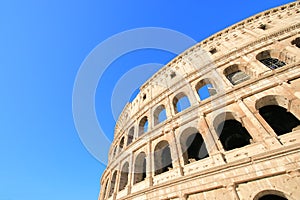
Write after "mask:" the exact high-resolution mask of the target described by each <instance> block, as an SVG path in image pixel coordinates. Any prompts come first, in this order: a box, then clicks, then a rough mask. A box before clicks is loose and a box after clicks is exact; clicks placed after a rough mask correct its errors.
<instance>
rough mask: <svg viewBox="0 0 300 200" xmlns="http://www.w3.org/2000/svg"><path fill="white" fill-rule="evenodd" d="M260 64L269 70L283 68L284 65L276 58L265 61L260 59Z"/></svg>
mask: <svg viewBox="0 0 300 200" xmlns="http://www.w3.org/2000/svg"><path fill="white" fill-rule="evenodd" d="M259 61H260V62H261V63H263V64H264V65H266V66H267V67H269V68H270V69H277V68H280V67H283V66H284V65H286V64H285V62H283V61H281V60H279V59H277V58H265V59H261V60H259Z"/></svg>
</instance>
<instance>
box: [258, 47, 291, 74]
mask: <svg viewBox="0 0 300 200" xmlns="http://www.w3.org/2000/svg"><path fill="white" fill-rule="evenodd" d="M277 54H278V53H276V52H275V51H271V50H266V51H263V52H260V53H259V54H257V56H256V59H257V60H259V61H260V62H261V63H262V64H264V65H265V66H267V67H268V68H270V69H272V70H273V69H277V68H280V67H283V66H284V65H286V63H285V62H284V61H282V60H280V59H279V55H277Z"/></svg>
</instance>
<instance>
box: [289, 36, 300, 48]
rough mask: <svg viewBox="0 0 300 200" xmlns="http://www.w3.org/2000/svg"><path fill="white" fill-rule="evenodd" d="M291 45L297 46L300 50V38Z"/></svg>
mask: <svg viewBox="0 0 300 200" xmlns="http://www.w3.org/2000/svg"><path fill="white" fill-rule="evenodd" d="M291 43H292V45H295V46H296V47H298V48H300V37H297V38H296V39H294V40H293V41H292V42H291Z"/></svg>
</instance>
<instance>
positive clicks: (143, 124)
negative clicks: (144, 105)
mask: <svg viewBox="0 0 300 200" xmlns="http://www.w3.org/2000/svg"><path fill="white" fill-rule="evenodd" d="M147 131H148V118H147V117H146V116H145V117H143V118H142V119H141V121H140V124H139V136H141V135H143V134H144V133H146V132H147Z"/></svg>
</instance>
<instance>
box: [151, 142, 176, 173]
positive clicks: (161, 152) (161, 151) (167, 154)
mask: <svg viewBox="0 0 300 200" xmlns="http://www.w3.org/2000/svg"><path fill="white" fill-rule="evenodd" d="M154 164H155V175H158V174H161V173H164V172H167V171H169V170H170V169H172V168H173V165H172V158H171V151H170V147H169V143H168V142H167V141H165V140H163V141H161V142H159V143H158V144H157V145H156V147H155V149H154Z"/></svg>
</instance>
